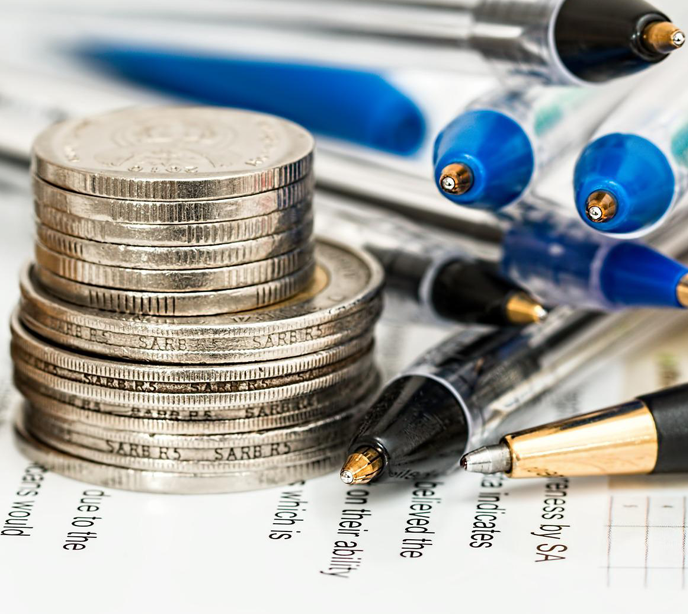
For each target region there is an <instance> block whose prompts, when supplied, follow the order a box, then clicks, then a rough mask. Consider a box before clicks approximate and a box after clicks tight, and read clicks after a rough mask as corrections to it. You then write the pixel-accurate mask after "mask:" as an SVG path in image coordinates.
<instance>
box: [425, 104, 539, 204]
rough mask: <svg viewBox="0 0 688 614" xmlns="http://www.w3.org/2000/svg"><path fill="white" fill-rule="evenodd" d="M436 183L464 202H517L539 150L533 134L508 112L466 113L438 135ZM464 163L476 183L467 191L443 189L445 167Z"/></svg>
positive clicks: (445, 193)
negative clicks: (536, 149)
mask: <svg viewBox="0 0 688 614" xmlns="http://www.w3.org/2000/svg"><path fill="white" fill-rule="evenodd" d="M433 159H434V163H435V182H436V184H437V186H438V188H439V189H440V191H441V192H442V194H443V195H444V196H446V197H447V198H448V199H449V200H451V201H452V202H455V203H457V204H459V205H465V206H469V207H474V208H477V209H491V210H497V209H501V208H502V207H506V206H507V205H510V204H511V203H513V202H515V201H516V200H518V199H519V198H520V197H521V196H522V195H523V193H524V192H525V190H526V188H527V187H528V185H529V184H530V181H531V179H532V177H533V172H534V170H535V154H534V152H533V146H532V144H531V142H530V139H529V138H528V135H527V134H526V132H525V131H524V130H523V128H522V127H521V126H520V125H519V124H518V122H516V121H514V120H513V119H511V118H510V117H509V116H507V115H505V114H504V113H499V112H497V111H490V110H475V111H467V112H466V113H462V114H461V115H459V116H458V117H457V118H456V119H455V120H454V121H452V122H451V123H450V124H449V125H448V126H447V127H446V128H445V129H444V130H443V131H442V132H441V133H440V134H439V136H438V137H437V140H436V141H435V150H434V158H433ZM450 164H464V165H465V166H467V167H468V168H469V169H470V171H471V174H472V179H473V181H472V185H471V187H470V189H469V190H468V191H467V192H465V193H463V194H449V193H447V192H445V191H443V190H442V188H441V185H440V177H441V176H442V170H443V169H444V168H445V167H447V166H448V165H450Z"/></svg>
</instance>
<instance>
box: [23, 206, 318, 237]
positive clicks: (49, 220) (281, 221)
mask: <svg viewBox="0 0 688 614" xmlns="http://www.w3.org/2000/svg"><path fill="white" fill-rule="evenodd" d="M34 208H35V212H36V217H37V218H38V219H39V220H40V221H41V222H42V223H43V224H45V225H46V226H48V227H49V228H52V229H53V230H57V231H59V232H62V233H64V234H67V235H71V236H74V237H80V238H82V239H91V240H93V241H100V242H101V243H113V244H117V245H139V246H142V247H156V246H157V247H166V246H167V247H175V246H183V245H220V244H223V243H233V242H237V241H248V240H250V239H258V238H260V237H266V236H268V235H273V234H277V233H280V232H284V231H285V230H290V229H292V228H294V227H295V226H298V225H299V224H303V223H304V222H305V221H307V219H308V214H309V213H310V212H311V203H310V201H308V200H307V201H302V202H300V203H297V204H295V205H293V206H291V207H289V208H288V209H283V210H282V211H276V212H274V213H269V214H267V215H260V216H258V217H249V218H245V219H240V220H230V221H228V222H205V223H203V224H122V223H119V222H102V221H100V220H91V219H89V218H85V217H76V216H75V215H71V214H69V213H64V212H63V211H58V210H57V209H53V208H52V207H49V206H46V205H41V204H39V203H36V204H35V207H34Z"/></svg>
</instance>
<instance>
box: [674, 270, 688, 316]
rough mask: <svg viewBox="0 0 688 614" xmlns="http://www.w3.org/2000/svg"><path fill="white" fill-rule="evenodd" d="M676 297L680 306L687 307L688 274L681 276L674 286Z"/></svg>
mask: <svg viewBox="0 0 688 614" xmlns="http://www.w3.org/2000/svg"><path fill="white" fill-rule="evenodd" d="M676 298H677V299H678V302H679V304H680V305H681V307H685V308H688V275H684V276H683V277H681V280H680V281H679V282H678V286H676Z"/></svg>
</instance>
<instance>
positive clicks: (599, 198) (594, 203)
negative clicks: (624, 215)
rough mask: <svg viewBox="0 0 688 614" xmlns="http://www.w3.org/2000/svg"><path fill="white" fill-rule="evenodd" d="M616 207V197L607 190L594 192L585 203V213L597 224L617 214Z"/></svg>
mask: <svg viewBox="0 0 688 614" xmlns="http://www.w3.org/2000/svg"><path fill="white" fill-rule="evenodd" d="M616 209H617V201H616V198H615V197H614V195H613V194H611V193H609V192H606V191H605V190H597V191H595V192H593V193H592V194H590V196H588V200H587V201H586V203H585V215H586V217H587V218H588V219H589V220H590V221H591V222H594V223H595V224H600V223H602V222H608V221H609V220H611V219H612V218H613V217H614V216H615V215H616Z"/></svg>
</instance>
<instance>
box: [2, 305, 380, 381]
mask: <svg viewBox="0 0 688 614" xmlns="http://www.w3.org/2000/svg"><path fill="white" fill-rule="evenodd" d="M10 328H11V332H12V344H11V352H12V356H13V357H14V358H16V359H17V360H21V361H22V362H25V363H27V364H28V365H29V366H32V367H34V368H36V369H39V370H41V371H45V372H46V373H51V374H52V375H56V376H58V377H65V378H66V379H74V378H75V377H76V381H81V382H83V383H85V384H96V385H101V384H100V382H101V380H113V381H126V382H129V383H128V384H126V385H123V387H126V388H127V389H130V390H137V389H141V387H143V386H144V385H145V383H146V382H150V383H151V385H152V386H155V385H156V384H157V383H168V382H182V383H186V384H190V383H195V384H203V385H205V384H208V383H210V382H223V381H244V380H256V379H269V378H274V377H281V376H284V375H292V374H296V373H304V372H310V371H312V370H313V369H319V368H320V367H324V366H327V365H331V364H334V363H340V362H341V361H342V360H345V359H347V358H350V357H351V356H356V355H358V354H360V353H361V352H365V351H367V350H369V349H370V348H371V347H372V345H373V335H372V331H369V332H368V333H366V334H364V335H362V336H361V337H357V338H355V339H352V340H351V341H348V342H347V343H344V344H342V345H338V346H335V347H332V348H328V349H325V350H321V351H320V352H314V353H313V354H307V355H305V356H295V357H293V358H286V359H283V360H276V361H268V362H253V363H247V364H229V365H202V366H201V365H164V366H163V365H155V364H137V363H131V362H124V361H121V360H108V359H106V358H102V357H95V356H90V355H84V354H78V353H76V352H73V351H70V350H68V349H65V348H62V347H60V346H54V345H51V344H49V343H47V342H45V341H44V340H43V339H41V338H39V337H36V336H35V335H33V334H32V333H31V331H29V330H27V329H26V328H25V327H24V326H23V325H22V324H21V322H20V321H19V317H18V313H17V312H16V311H15V313H14V314H13V315H12V318H11V323H10ZM64 373H68V374H77V375H64Z"/></svg>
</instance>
